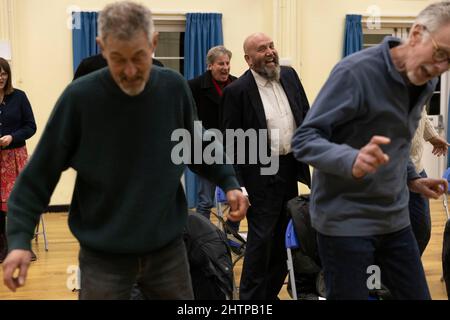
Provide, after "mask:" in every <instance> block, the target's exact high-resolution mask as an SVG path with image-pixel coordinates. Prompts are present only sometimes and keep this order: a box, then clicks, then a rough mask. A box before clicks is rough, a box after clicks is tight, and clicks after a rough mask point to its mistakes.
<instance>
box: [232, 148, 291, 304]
mask: <svg viewBox="0 0 450 320" xmlns="http://www.w3.org/2000/svg"><path fill="white" fill-rule="evenodd" d="M295 164H296V163H295V160H294V158H293V157H292V155H287V156H281V157H280V167H279V171H278V174H276V175H274V176H271V177H269V179H268V181H269V182H268V184H267V185H265V186H263V188H261V189H260V190H259V191H258V192H251V191H250V190H248V191H249V193H250V194H249V197H250V202H251V206H250V208H249V211H248V212H247V221H248V235H247V247H246V249H245V258H244V264H243V269H242V277H241V283H240V288H239V293H240V299H241V300H274V299H277V296H278V293H279V292H280V290H281V287H282V286H283V283H284V280H285V278H286V276H287V266H286V259H287V257H286V247H285V244H284V238H285V233H286V228H287V224H288V220H289V219H288V216H287V213H286V203H287V201H289V200H290V199H292V198H294V197H296V196H297V195H298V186H297V181H296V179H295V177H296V175H295Z"/></svg>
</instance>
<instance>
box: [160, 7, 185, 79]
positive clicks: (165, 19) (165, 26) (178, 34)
mask: <svg viewBox="0 0 450 320" xmlns="http://www.w3.org/2000/svg"><path fill="white" fill-rule="evenodd" d="M154 21H155V30H156V31H157V32H158V33H159V41H158V46H157V48H156V51H155V58H156V59H158V60H159V61H161V62H162V63H163V64H164V66H165V67H167V68H171V69H174V70H176V71H178V72H179V73H181V74H183V72H184V32H185V29H186V16H185V15H184V14H171V13H155V14H154Z"/></svg>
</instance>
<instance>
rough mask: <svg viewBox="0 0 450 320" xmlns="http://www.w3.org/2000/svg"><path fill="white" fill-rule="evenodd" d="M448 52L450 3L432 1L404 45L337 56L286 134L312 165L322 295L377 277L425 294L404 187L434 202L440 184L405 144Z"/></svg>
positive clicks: (364, 291)
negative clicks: (421, 169) (419, 168)
mask: <svg viewBox="0 0 450 320" xmlns="http://www.w3.org/2000/svg"><path fill="white" fill-rule="evenodd" d="M449 53H450V2H440V3H435V4H432V5H430V6H428V7H427V8H426V9H424V10H423V11H422V12H421V13H420V14H419V16H418V17H417V19H416V21H415V23H414V25H413V27H412V28H411V31H410V34H409V37H408V39H407V40H406V41H405V42H404V43H402V42H401V41H400V40H399V39H396V38H392V37H387V38H386V39H385V40H384V41H383V43H381V44H380V45H378V46H375V47H372V48H370V49H367V50H363V51H361V52H358V53H356V54H353V55H351V56H349V57H347V58H345V59H343V60H342V61H341V62H339V63H338V64H337V65H336V67H335V68H334V69H333V71H332V72H331V75H330V77H329V79H328V80H327V82H326V83H325V85H324V87H323V88H322V90H321V92H320V93H319V95H318V97H317V98H316V100H315V103H314V105H313V107H312V108H311V111H310V112H309V113H308V115H307V117H306V119H305V120H304V122H303V124H302V126H301V127H300V128H299V130H298V131H297V132H296V134H295V136H294V138H293V142H292V145H293V149H294V154H295V157H296V158H297V159H298V160H300V161H302V162H306V163H308V164H310V165H311V166H313V167H314V168H315V170H314V177H313V184H312V190H311V208H310V210H311V219H312V225H313V227H314V228H315V229H316V230H317V231H318V248H319V254H320V258H321V261H322V264H323V268H324V274H325V282H326V290H327V298H328V299H367V298H368V296H369V289H376V288H379V286H380V281H381V282H383V283H384V284H385V285H386V286H387V287H388V289H389V290H390V291H391V293H392V296H393V298H395V299H430V293H429V290H428V286H427V283H426V279H425V274H424V270H423V267H422V264H421V261H420V255H419V250H418V247H417V243H416V241H415V239H414V236H413V233H412V231H411V226H410V220H409V212H408V187H409V189H410V190H411V191H414V192H416V193H422V194H423V195H425V196H426V197H428V198H434V199H437V198H438V197H439V196H441V195H442V194H443V193H445V191H446V190H447V186H448V185H447V181H445V180H443V179H430V178H422V177H420V176H419V175H418V174H417V173H416V172H415V169H414V166H413V164H412V162H411V160H410V159H409V151H410V147H411V139H412V137H413V136H414V133H415V131H416V129H417V125H418V122H419V120H420V116H421V113H422V109H423V106H424V105H425V103H426V101H427V100H428V99H429V98H430V96H431V94H432V92H433V90H434V88H435V87H436V83H437V79H436V77H438V76H439V75H440V74H442V73H443V72H445V71H447V69H448V68H449V63H450V61H449Z"/></svg>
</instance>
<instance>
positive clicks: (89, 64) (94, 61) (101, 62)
mask: <svg viewBox="0 0 450 320" xmlns="http://www.w3.org/2000/svg"><path fill="white" fill-rule="evenodd" d="M153 64H155V65H157V66H160V67H163V64H162V63H161V62H160V61H158V60H156V59H153ZM107 65H108V62H107V61H106V59H105V58H103V55H102V54H101V53H100V54H96V55H94V56H90V57H87V58H85V59H83V60H82V61H81V62H80V64H79V66H78V68H77V70H76V71H75V75H74V76H73V80H75V79H77V78H79V77H81V76H85V75H87V74H89V73H91V72H94V71H96V70H98V69H101V68H104V67H106V66H107Z"/></svg>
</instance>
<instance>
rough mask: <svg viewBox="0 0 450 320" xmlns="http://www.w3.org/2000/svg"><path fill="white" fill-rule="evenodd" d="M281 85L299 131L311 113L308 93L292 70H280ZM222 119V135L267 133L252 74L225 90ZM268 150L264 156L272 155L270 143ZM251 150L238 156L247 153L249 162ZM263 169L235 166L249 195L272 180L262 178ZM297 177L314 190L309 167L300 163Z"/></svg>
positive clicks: (287, 68) (221, 106)
mask: <svg viewBox="0 0 450 320" xmlns="http://www.w3.org/2000/svg"><path fill="white" fill-rule="evenodd" d="M280 82H281V85H282V86H283V88H284V91H285V92H286V95H287V98H288V100H289V105H290V107H291V110H292V113H293V115H294V118H295V122H296V124H297V127H298V126H300V125H301V123H302V121H303V119H304V118H305V116H306V113H307V112H308V110H309V103H308V100H307V98H306V94H305V91H304V89H303V86H302V84H301V82H300V79H299V77H298V75H297V73H296V72H295V70H294V69H292V68H290V67H281V74H280ZM220 115H221V121H220V122H221V130H222V131H225V130H226V129H243V130H244V131H246V130H248V129H256V130H259V129H267V121H266V116H265V112H264V106H263V103H262V100H261V96H260V94H259V91H258V87H257V84H256V81H255V78H254V77H253V74H252V72H251V71H250V70H248V71H247V72H246V73H244V74H243V75H242V76H241V77H240V78H239V79H238V80H236V81H234V82H233V83H231V84H230V85H229V86H227V87H226V88H225V90H224V92H223V97H222V100H221V105H220ZM227 143H228V142H227ZM258 146H259V137H258ZM267 146H268V150H265V151H264V152H265V154H269V155H270V143H269V141H268V142H267ZM248 150H250V148H249V145H248V144H247V146H246V150H237V151H235V155H236V154H239V153H242V152H246V159H247V160H248V159H249V155H248V153H247V151H248ZM258 153H259V147H258ZM235 163H236V160H235ZM263 166H264V165H263V164H261V163H260V162H259V161H258V163H257V164H251V163H250V162H246V164H237V165H235V170H236V173H237V176H238V179H239V182H240V183H241V185H242V186H245V187H246V188H247V190H248V191H249V193H250V192H252V190H256V189H259V188H263V187H264V186H265V183H266V182H267V181H266V180H268V179H270V178H269V177H270V176H262V175H261V171H260V169H261V167H263ZM295 174H296V178H297V180H298V181H300V182H302V183H304V184H306V185H307V186H309V187H310V186H311V176H310V172H309V167H308V166H307V165H306V164H304V163H301V162H298V163H297V168H296V172H295Z"/></svg>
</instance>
